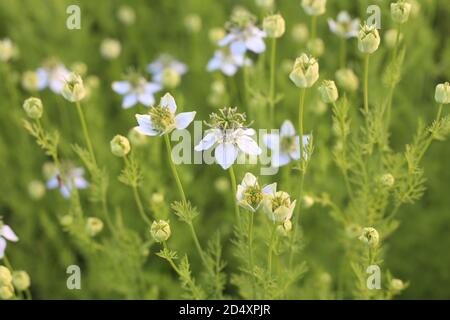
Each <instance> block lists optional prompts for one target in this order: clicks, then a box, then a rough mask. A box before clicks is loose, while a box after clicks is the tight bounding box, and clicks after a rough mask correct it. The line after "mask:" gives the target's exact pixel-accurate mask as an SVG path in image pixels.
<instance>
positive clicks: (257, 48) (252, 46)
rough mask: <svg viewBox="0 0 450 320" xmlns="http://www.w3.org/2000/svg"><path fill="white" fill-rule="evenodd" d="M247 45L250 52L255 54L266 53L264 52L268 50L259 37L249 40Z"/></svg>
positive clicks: (246, 42) (246, 41)
mask: <svg viewBox="0 0 450 320" xmlns="http://www.w3.org/2000/svg"><path fill="white" fill-rule="evenodd" d="M245 45H246V46H247V48H248V49H249V50H250V51H253V52H254V53H262V52H264V50H266V44H265V43H264V41H263V39H262V38H261V37H259V36H253V37H250V38H247V39H246V40H245Z"/></svg>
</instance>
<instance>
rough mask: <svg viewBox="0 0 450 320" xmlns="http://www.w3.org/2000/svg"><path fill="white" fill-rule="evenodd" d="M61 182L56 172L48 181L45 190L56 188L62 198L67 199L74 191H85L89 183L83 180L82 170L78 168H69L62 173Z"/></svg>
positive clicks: (58, 173) (59, 175)
mask: <svg viewBox="0 0 450 320" xmlns="http://www.w3.org/2000/svg"><path fill="white" fill-rule="evenodd" d="M64 178H65V181H64V180H63V178H62V176H61V174H60V172H59V171H58V172H56V173H55V174H54V175H53V176H52V177H51V178H50V179H49V180H48V181H47V188H48V189H55V188H58V189H59V191H60V192H61V195H62V196H63V197H64V198H66V199H67V198H69V197H70V194H71V193H72V191H73V190H74V188H76V189H86V188H87V187H88V186H89V183H88V182H87V181H86V179H84V169H83V168H79V167H69V168H68V169H66V170H65V171H64Z"/></svg>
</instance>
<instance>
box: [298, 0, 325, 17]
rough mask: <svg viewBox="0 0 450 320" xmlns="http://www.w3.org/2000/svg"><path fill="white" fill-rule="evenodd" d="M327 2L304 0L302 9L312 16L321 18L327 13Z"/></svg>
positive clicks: (323, 0)
mask: <svg viewBox="0 0 450 320" xmlns="http://www.w3.org/2000/svg"><path fill="white" fill-rule="evenodd" d="M326 5H327V0H302V7H303V10H305V12H306V14H308V15H310V16H320V15H322V14H324V13H325V10H326Z"/></svg>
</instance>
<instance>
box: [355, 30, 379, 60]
mask: <svg viewBox="0 0 450 320" xmlns="http://www.w3.org/2000/svg"><path fill="white" fill-rule="evenodd" d="M379 45H380V34H379V33H378V30H377V28H376V26H375V25H371V26H369V25H367V24H365V25H363V26H362V27H361V29H360V30H359V33H358V49H359V50H360V51H361V52H363V53H374V52H375V51H376V50H377V49H378V46H379Z"/></svg>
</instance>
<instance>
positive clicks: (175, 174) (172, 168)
mask: <svg viewBox="0 0 450 320" xmlns="http://www.w3.org/2000/svg"><path fill="white" fill-rule="evenodd" d="M164 141H165V142H166V148H167V155H168V157H169V164H170V169H171V170H172V174H173V176H174V178H175V182H176V184H177V188H178V192H179V193H180V197H181V200H182V201H183V204H186V203H187V200H186V195H185V193H184V190H183V185H182V184H181V180H180V177H179V176H178V171H177V168H176V167H175V164H174V163H173V161H172V147H171V145H170V141H169V135H168V134H165V135H164Z"/></svg>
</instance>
